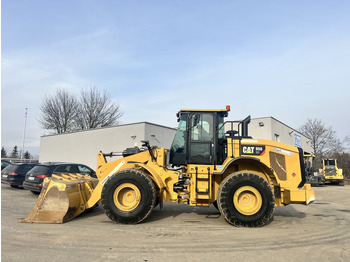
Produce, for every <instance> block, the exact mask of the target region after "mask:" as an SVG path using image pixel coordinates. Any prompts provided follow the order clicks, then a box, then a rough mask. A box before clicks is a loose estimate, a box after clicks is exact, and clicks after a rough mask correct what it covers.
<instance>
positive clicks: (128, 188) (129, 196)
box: [113, 183, 141, 211]
mask: <svg viewBox="0 0 350 262" xmlns="http://www.w3.org/2000/svg"><path fill="white" fill-rule="evenodd" d="M113 200H114V204H115V205H116V207H117V208H118V209H120V210H122V211H131V210H134V209H135V208H136V207H137V206H138V205H139V204H140V200H141V193H140V190H139V189H138V187H137V186H135V185H134V184H131V183H125V184H121V185H119V186H118V187H117V188H116V190H115V191H114V194H113Z"/></svg>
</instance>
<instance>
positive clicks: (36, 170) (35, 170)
mask: <svg viewBox="0 0 350 262" xmlns="http://www.w3.org/2000/svg"><path fill="white" fill-rule="evenodd" d="M49 169H50V167H48V166H41V165H39V166H35V167H34V168H33V169H32V170H31V173H33V174H45V173H47V172H48V171H49Z"/></svg>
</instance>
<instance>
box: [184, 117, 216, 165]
mask: <svg viewBox="0 0 350 262" xmlns="http://www.w3.org/2000/svg"><path fill="white" fill-rule="evenodd" d="M188 124H189V128H188V130H189V143H188V163H189V164H203V165H211V164H214V160H215V157H214V154H215V148H214V139H215V129H214V126H215V117H214V114H212V113H198V112H196V113H192V114H190V116H189V121H188Z"/></svg>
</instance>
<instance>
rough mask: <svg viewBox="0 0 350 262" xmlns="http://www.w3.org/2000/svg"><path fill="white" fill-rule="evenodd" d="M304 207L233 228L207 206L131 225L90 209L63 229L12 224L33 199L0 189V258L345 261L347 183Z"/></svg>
mask: <svg viewBox="0 0 350 262" xmlns="http://www.w3.org/2000/svg"><path fill="white" fill-rule="evenodd" d="M313 189H315V190H316V201H315V202H314V203H313V204H311V205H309V206H303V205H290V206H287V207H277V208H276V211H275V216H274V220H273V221H272V222H271V223H270V224H268V225H266V226H265V227H262V228H236V227H233V226H231V225H229V224H228V223H226V222H225V220H224V219H223V217H222V216H221V215H220V213H219V212H218V211H217V210H216V209H215V208H214V207H209V208H199V207H198V208H197V207H189V206H187V205H184V204H181V205H177V204H174V203H165V204H164V207H163V209H162V210H160V209H159V207H156V208H155V209H154V210H153V212H152V214H151V216H150V217H149V218H148V219H147V220H145V221H144V222H143V223H141V224H138V225H119V224H115V223H114V222H112V221H110V220H109V218H108V217H107V216H106V215H105V214H104V213H103V211H102V210H101V208H99V207H98V208H96V209H94V210H93V211H92V212H90V213H86V214H83V215H81V216H80V217H77V218H75V219H73V220H72V221H69V222H67V223H65V224H27V223H24V224H22V223H18V220H19V219H22V218H24V217H26V216H27V215H28V214H29V212H30V210H31V209H32V207H33V206H34V204H35V202H36V198H37V195H34V194H32V193H31V192H29V191H26V190H23V189H14V188H11V187H9V186H8V185H4V184H1V258H2V261H28V262H30V261H36V262H40V261H213V260H217V261H264V260H265V261H309V262H310V261H318V262H319V261H349V258H350V186H349V185H347V186H333V185H329V186H324V187H317V188H313Z"/></svg>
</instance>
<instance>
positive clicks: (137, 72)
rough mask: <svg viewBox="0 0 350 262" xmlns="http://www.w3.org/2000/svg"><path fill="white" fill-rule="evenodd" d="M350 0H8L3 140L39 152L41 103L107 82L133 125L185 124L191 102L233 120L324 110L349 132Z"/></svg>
mask: <svg viewBox="0 0 350 262" xmlns="http://www.w3.org/2000/svg"><path fill="white" fill-rule="evenodd" d="M349 13H350V1H345V0H344V1H337V0H334V1H322V0H318V1H314V0H310V1H301V0H296V1H268V0H266V1H254V0H252V1H236V0H221V1H212V0H211V1H209V0H186V1H185V0H178V1H161V0H158V1H155V0H147V1H141V0H140V1H137V0H135V1H122V0H114V1H113V0H99V1H96V0H76V1H71V0H52V1H47V0H31V1H27V0H2V1H1V145H2V146H4V148H5V149H6V150H7V152H8V153H10V152H11V151H12V149H13V147H14V146H15V145H17V146H18V147H19V149H21V147H22V142H23V134H24V126H25V125H24V121H25V117H24V114H25V108H28V115H27V122H26V133H25V140H24V141H25V144H24V151H27V150H28V151H29V152H30V153H32V154H33V155H38V154H39V147H40V136H42V135H46V134H48V132H47V131H46V130H43V129H42V128H41V127H40V125H39V123H38V120H37V119H38V118H39V116H40V110H39V106H40V104H41V102H42V99H43V98H44V97H45V95H50V94H54V93H55V92H56V90H57V89H58V88H61V89H65V90H67V91H68V92H69V93H71V94H73V95H79V93H80V91H81V90H82V89H87V88H90V87H91V86H95V87H97V88H98V89H99V90H101V91H103V90H106V91H107V92H108V93H109V94H110V96H111V98H112V100H113V101H114V102H116V103H119V104H120V107H121V110H122V111H123V112H124V115H123V117H122V118H121V119H120V122H121V123H122V124H128V123H134V122H142V121H148V122H152V123H156V124H160V125H165V126H171V127H176V126H177V122H176V116H175V115H176V113H177V112H178V111H179V109H181V108H203V109H204V108H208V109H209V108H213V109H214V108H215V109H216V108H217V109H220V108H225V107H226V105H230V106H231V112H230V114H229V118H228V120H239V119H243V118H245V117H246V116H247V115H251V117H252V118H257V117H267V116H272V117H274V118H276V119H278V120H280V121H281V122H283V123H285V124H287V125H288V126H290V127H292V128H294V129H298V128H299V127H300V126H302V125H303V124H305V123H306V121H307V118H311V119H314V118H317V119H321V120H322V122H323V123H325V125H326V126H331V127H332V129H333V130H335V131H336V132H337V135H338V137H339V139H340V140H342V139H344V138H345V137H346V136H348V135H350V121H348V120H349V112H350V15H349Z"/></svg>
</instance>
